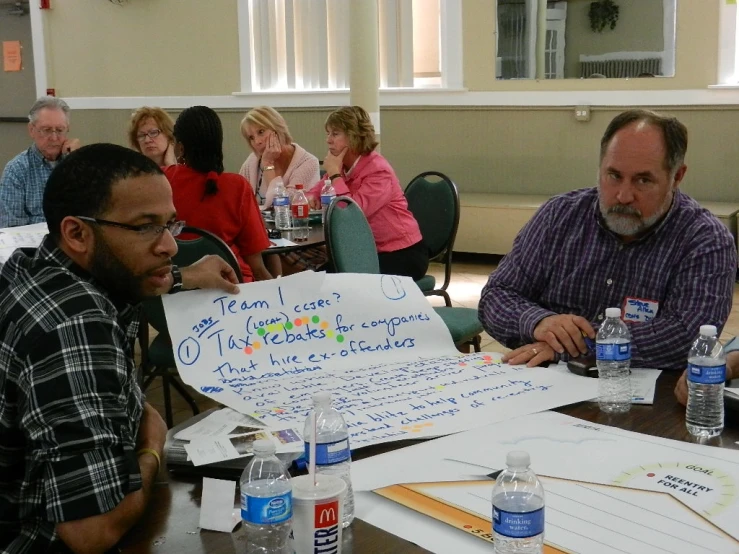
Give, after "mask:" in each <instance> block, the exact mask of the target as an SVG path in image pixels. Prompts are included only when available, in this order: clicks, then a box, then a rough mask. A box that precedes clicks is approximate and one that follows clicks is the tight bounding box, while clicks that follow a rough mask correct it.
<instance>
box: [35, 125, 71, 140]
mask: <svg viewBox="0 0 739 554" xmlns="http://www.w3.org/2000/svg"><path fill="white" fill-rule="evenodd" d="M35 129H36V132H37V133H38V134H39V135H41V136H42V137H44V138H49V137H51V136H53V135H56V136H58V137H60V138H64V137H66V136H67V133H68V132H69V129H65V128H64V127H35Z"/></svg>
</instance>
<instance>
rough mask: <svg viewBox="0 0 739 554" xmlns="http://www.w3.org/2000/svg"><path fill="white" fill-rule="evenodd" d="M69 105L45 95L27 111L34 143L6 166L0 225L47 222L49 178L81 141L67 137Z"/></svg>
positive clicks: (0, 183)
mask: <svg viewBox="0 0 739 554" xmlns="http://www.w3.org/2000/svg"><path fill="white" fill-rule="evenodd" d="M68 132H69V106H68V105H67V103H66V102H65V101H64V100H62V99H61V98H55V97H53V96H42V97H41V98H39V99H38V100H36V102H35V103H34V105H33V106H32V107H31V111H30V112H29V113H28V133H29V134H30V135H31V138H32V139H33V144H32V145H31V146H30V147H29V148H28V149H27V150H25V151H24V152H21V153H20V154H18V155H17V156H16V157H15V158H13V159H12V160H10V161H9V162H8V164H7V165H6V166H5V171H3V175H2V178H0V227H16V226H18V225H30V224H32V223H39V222H41V221H44V213H43V209H42V206H41V203H42V200H43V197H44V188H45V187H46V181H47V180H48V178H49V175H51V171H52V170H53V169H54V167H55V166H56V164H57V163H58V162H59V160H61V159H62V157H63V156H65V155H66V154H68V153H69V152H71V151H72V150H76V149H77V148H79V146H80V141H79V140H77V139H70V138H68V137H67V133H68Z"/></svg>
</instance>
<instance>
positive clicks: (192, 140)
mask: <svg viewBox="0 0 739 554" xmlns="http://www.w3.org/2000/svg"><path fill="white" fill-rule="evenodd" d="M174 138H175V146H174V149H175V154H176V156H177V161H178V164H177V165H172V166H168V167H165V168H163V170H164V174H165V175H166V176H167V179H169V182H170V184H171V185H172V200H173V202H174V206H175V208H176V210H177V217H178V219H182V220H184V221H186V222H187V224H188V225H189V226H191V227H199V228H201V229H205V230H206V231H210V232H211V233H213V234H215V235H217V236H219V237H220V238H221V239H223V241H224V242H225V243H226V244H228V246H229V247H230V248H231V250H233V252H234V254H235V255H236V258H237V259H238V260H239V265H240V266H241V272H242V274H243V276H244V282H245V283H248V282H251V281H254V280H257V281H261V280H264V279H271V278H272V275H271V274H270V273H269V271H267V268H266V267H265V266H264V262H263V261H262V251H264V250H266V249H267V248H269V244H270V243H269V239H268V238H267V231H266V229H265V227H264V222H263V220H262V216H261V214H260V213H259V206H257V202H256V200H255V198H254V192H253V191H252V188H251V185H249V183H248V181H247V180H246V179H244V178H243V177H242V176H241V175H238V174H236V173H226V172H224V171H223V127H222V125H221V120H220V118H219V117H218V114H217V113H216V112H214V111H213V110H211V109H210V108H207V107H205V106H193V107H192V108H187V109H186V110H184V111H183V112H182V113H181V114H180V115H179V117H178V118H177V121H176V122H175V124H174Z"/></svg>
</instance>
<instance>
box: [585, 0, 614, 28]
mask: <svg viewBox="0 0 739 554" xmlns="http://www.w3.org/2000/svg"><path fill="white" fill-rule="evenodd" d="M618 10H619V8H618V6H617V5H616V3H615V2H614V1H613V0H596V1H595V2H591V3H590V9H589V10H588V17H589V18H590V28H591V29H592V30H593V32H594V33H602V32H603V29H605V28H606V27H610V28H611V30H613V29H615V28H616V22H617V21H618Z"/></svg>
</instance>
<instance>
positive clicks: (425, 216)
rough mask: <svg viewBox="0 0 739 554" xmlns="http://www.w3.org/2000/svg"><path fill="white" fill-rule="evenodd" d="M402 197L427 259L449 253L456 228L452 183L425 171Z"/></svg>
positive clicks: (456, 198) (456, 196) (456, 202)
mask: <svg viewBox="0 0 739 554" xmlns="http://www.w3.org/2000/svg"><path fill="white" fill-rule="evenodd" d="M405 197H406V200H407V201H408V209H409V210H410V212H411V213H412V214H413V217H415V218H416V221H418V226H419V227H420V228H421V236H422V237H423V241H424V243H425V244H426V247H427V248H428V249H429V258H431V259H434V258H437V257H438V256H440V255H441V254H443V253H445V252H447V251H448V252H451V250H452V248H453V247H454V239H456V237H457V228H458V227H459V192H458V191H457V185H455V184H454V181H452V180H451V179H450V178H449V177H447V176H446V175H444V174H443V173H439V172H438V171H426V172H424V173H421V174H420V175H417V176H416V177H414V178H413V180H412V181H411V182H410V184H409V185H408V186H407V187H406V189H405Z"/></svg>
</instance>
